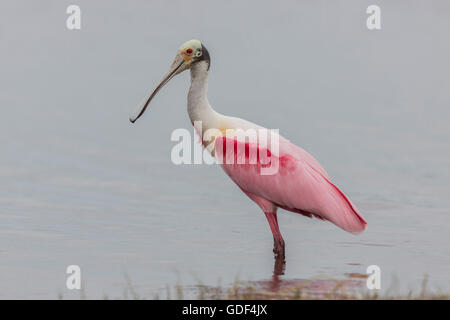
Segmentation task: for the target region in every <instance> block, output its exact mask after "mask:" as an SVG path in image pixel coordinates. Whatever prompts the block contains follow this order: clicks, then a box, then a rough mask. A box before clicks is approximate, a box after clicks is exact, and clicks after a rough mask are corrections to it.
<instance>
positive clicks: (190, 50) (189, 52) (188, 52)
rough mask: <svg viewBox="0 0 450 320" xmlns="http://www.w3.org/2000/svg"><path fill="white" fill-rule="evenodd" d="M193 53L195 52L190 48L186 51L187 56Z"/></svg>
mask: <svg viewBox="0 0 450 320" xmlns="http://www.w3.org/2000/svg"><path fill="white" fill-rule="evenodd" d="M192 52H194V50H192V49H191V48H189V49H187V50H186V53H187V54H192Z"/></svg>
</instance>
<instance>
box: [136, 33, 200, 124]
mask: <svg viewBox="0 0 450 320" xmlns="http://www.w3.org/2000/svg"><path fill="white" fill-rule="evenodd" d="M202 60H204V61H207V63H208V68H209V54H208V51H207V50H206V48H205V47H204V46H203V45H202V43H201V42H200V41H199V40H189V41H187V42H185V43H184V44H183V45H182V46H181V47H180V48H179V49H178V53H177V55H176V56H175V59H174V61H173V63H172V65H171V66H170V68H169V71H168V72H167V73H166V75H165V76H164V77H163V78H162V80H161V82H160V83H159V84H158V85H157V86H156V88H155V90H153V92H152V94H151V95H150V97H149V98H148V99H147V100H145V102H144V103H143V104H142V105H141V106H139V108H138V109H137V110H136V111H135V112H134V113H133V114H132V115H131V116H130V121H131V122H132V123H134V122H135V121H136V120H137V119H139V117H140V116H141V115H142V114H143V113H144V112H145V110H146V109H147V106H148V105H149V104H150V101H152V99H153V97H155V96H156V94H157V93H158V91H159V90H160V89H161V88H162V87H164V85H165V84H166V83H168V82H169V81H170V80H171V79H172V78H173V77H174V76H176V75H177V74H180V73H182V72H183V71H185V70H187V69H189V68H190V67H191V66H192V65H193V64H194V63H196V62H199V61H202Z"/></svg>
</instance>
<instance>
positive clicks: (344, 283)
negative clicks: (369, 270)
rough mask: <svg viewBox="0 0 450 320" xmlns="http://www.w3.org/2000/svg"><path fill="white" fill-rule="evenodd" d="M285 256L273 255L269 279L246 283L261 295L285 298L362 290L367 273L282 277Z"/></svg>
mask: <svg viewBox="0 0 450 320" xmlns="http://www.w3.org/2000/svg"><path fill="white" fill-rule="evenodd" d="M285 268H286V256H285V255H283V254H280V255H277V254H275V255H274V267H273V275H272V278H271V279H270V280H261V281H252V282H249V283H248V285H249V286H250V287H251V288H253V290H255V292H258V294H259V295H261V296H265V295H267V296H270V297H272V298H275V299H285V298H288V297H292V296H295V295H297V294H298V295H300V296H301V297H306V298H319V299H320V298H331V299H334V298H337V299H340V298H345V297H353V296H355V295H358V294H360V293H361V292H363V289H364V288H365V283H366V281H365V279H366V278H367V275H365V274H357V273H349V274H347V275H346V277H345V278H344V279H340V280H338V279H334V278H333V277H331V276H327V275H318V276H316V277H312V278H309V279H284V277H282V276H283V275H284V273H285Z"/></svg>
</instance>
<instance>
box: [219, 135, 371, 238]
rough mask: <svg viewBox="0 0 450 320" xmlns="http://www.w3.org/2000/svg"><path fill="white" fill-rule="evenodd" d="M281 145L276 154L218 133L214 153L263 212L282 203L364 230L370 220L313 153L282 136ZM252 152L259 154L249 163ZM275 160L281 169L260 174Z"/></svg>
mask: <svg viewBox="0 0 450 320" xmlns="http://www.w3.org/2000/svg"><path fill="white" fill-rule="evenodd" d="M227 146H234V148H233V149H234V150H231V148H229V149H228V150H227ZM279 146H280V147H279V155H278V156H276V155H275V154H273V153H272V152H270V150H269V149H267V148H263V147H260V146H258V144H256V143H245V142H241V141H238V140H236V139H231V138H227V137H219V138H217V139H216V141H215V156H216V158H217V159H218V160H219V161H221V162H222V168H223V169H224V170H225V172H226V173H227V174H228V176H230V178H231V179H232V180H233V181H234V182H235V183H236V184H237V185H238V186H239V187H240V188H241V189H242V190H243V191H244V192H245V193H246V194H247V195H248V196H249V197H250V198H251V199H252V200H253V201H255V202H256V203H257V204H258V205H259V206H260V207H261V208H262V209H263V210H264V212H270V211H271V209H273V208H276V207H279V208H282V209H285V210H289V211H293V212H297V213H300V214H303V215H305V216H309V217H311V216H315V217H317V218H319V219H322V220H328V221H331V222H333V223H334V224H336V225H337V226H339V227H340V228H342V229H344V230H346V231H348V232H352V233H359V232H362V231H363V230H364V229H365V228H366V226H367V222H366V221H365V220H364V218H363V217H362V215H361V214H360V213H359V211H358V210H357V209H356V207H355V205H354V204H353V203H352V202H351V201H350V200H349V199H348V198H347V196H346V195H345V194H344V193H343V192H342V191H341V190H339V189H338V188H337V187H336V186H335V185H334V184H333V183H331V181H330V178H329V177H328V174H327V173H326V171H325V170H324V169H323V168H322V166H321V165H320V164H319V163H318V162H317V160H316V159H314V157H313V156H311V155H310V154H309V153H307V152H306V151H305V150H303V149H301V148H300V147H298V146H295V145H294V144H292V143H291V142H289V141H288V140H286V139H284V138H281V137H280V145H279ZM230 151H233V153H231V156H234V162H231V163H229V162H230V161H228V163H225V159H226V156H227V153H228V156H230ZM252 154H257V155H258V157H257V161H256V163H255V164H250V161H249V160H248V159H249V158H250V156H249V155H252ZM260 155H263V156H264V155H267V157H268V160H269V161H270V163H267V162H264V161H261V159H260ZM224 156H225V157H224ZM261 157H262V156H261ZM238 159H240V160H239V161H238ZM264 163H266V164H264ZM276 164H278V171H276V173H275V174H272V175H262V174H261V170H262V169H263V168H268V167H269V166H270V165H276ZM271 207H272V208H271Z"/></svg>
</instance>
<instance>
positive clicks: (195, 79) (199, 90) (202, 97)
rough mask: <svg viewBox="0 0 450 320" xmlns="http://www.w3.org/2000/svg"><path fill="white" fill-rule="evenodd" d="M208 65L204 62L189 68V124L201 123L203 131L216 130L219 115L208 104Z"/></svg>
mask: <svg viewBox="0 0 450 320" xmlns="http://www.w3.org/2000/svg"><path fill="white" fill-rule="evenodd" d="M207 91H208V64H207V63H206V62H204V61H200V62H197V63H195V64H193V65H192V66H191V86H190V88H189V93H188V113H189V118H190V119H191V122H192V123H194V122H195V121H201V122H202V127H203V129H204V130H205V129H209V128H217V127H218V121H219V117H220V115H219V114H218V113H217V112H215V111H214V110H213V108H212V107H211V105H210V104H209V102H208V97H207Z"/></svg>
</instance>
